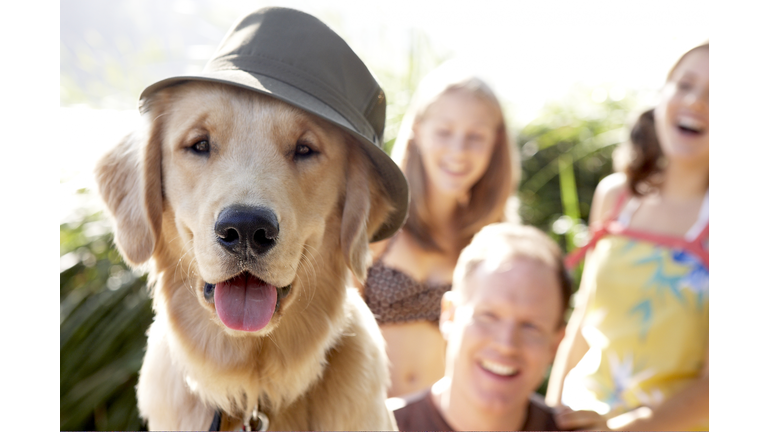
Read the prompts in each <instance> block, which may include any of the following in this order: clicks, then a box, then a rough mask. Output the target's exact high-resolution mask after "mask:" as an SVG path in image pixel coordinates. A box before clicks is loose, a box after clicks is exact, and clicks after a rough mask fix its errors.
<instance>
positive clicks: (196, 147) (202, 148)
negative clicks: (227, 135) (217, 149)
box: [190, 140, 211, 154]
mask: <svg viewBox="0 0 768 432" xmlns="http://www.w3.org/2000/svg"><path fill="white" fill-rule="evenodd" d="M190 149H192V151H193V152H195V153H200V154H204V153H210V151H211V144H210V143H209V142H208V140H200V141H198V142H196V143H194V144H193V145H192V147H190Z"/></svg>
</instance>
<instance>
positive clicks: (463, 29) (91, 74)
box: [59, 0, 711, 222]
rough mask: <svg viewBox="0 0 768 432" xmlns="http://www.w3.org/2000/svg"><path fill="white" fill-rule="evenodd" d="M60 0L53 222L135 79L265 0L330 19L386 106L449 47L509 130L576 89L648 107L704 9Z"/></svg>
mask: <svg viewBox="0 0 768 432" xmlns="http://www.w3.org/2000/svg"><path fill="white" fill-rule="evenodd" d="M60 5H61V12H60V13H61V40H60V47H61V51H60V53H61V85H60V89H61V90H60V96H61V107H62V113H61V116H62V117H63V118H64V119H65V120H64V121H63V125H64V126H65V127H67V128H71V129H70V130H69V131H68V132H70V133H65V136H77V137H78V145H77V146H73V147H72V150H73V151H70V152H67V153H66V154H64V155H63V159H62V160H61V161H60V165H59V166H60V169H61V173H60V179H61V182H62V183H61V195H62V199H63V201H64V205H62V206H61V207H60V209H59V214H60V220H61V221H62V222H64V221H67V220H68V218H69V217H70V216H71V214H72V212H73V211H75V212H77V211H78V210H77V209H80V213H82V211H84V210H83V208H84V206H85V208H88V209H90V208H91V207H92V206H95V205H98V204H96V203H94V202H93V201H92V200H89V196H88V195H81V196H76V195H75V194H74V192H75V191H77V190H79V189H82V188H88V189H92V187H93V181H92V176H91V170H92V166H93V163H94V162H95V160H96V158H97V157H98V156H99V155H100V154H101V153H102V152H103V151H104V150H105V149H106V148H108V147H109V146H110V145H112V144H114V143H116V142H117V140H118V139H119V138H120V137H122V136H123V135H125V134H126V133H127V132H128V131H130V130H131V129H132V127H133V126H134V125H135V123H134V121H135V119H134V117H136V116H137V113H136V101H137V98H138V95H139V93H140V92H141V90H142V89H143V88H144V87H146V86H148V85H149V84H151V83H153V82H154V81H157V80H159V79H162V78H166V77H168V76H173V75H179V74H187V73H195V72H199V71H201V70H202V68H203V66H204V65H205V62H206V61H207V60H208V59H209V58H210V57H211V55H212V54H213V52H214V50H215V48H216V46H217V45H218V43H219V42H220V41H221V39H222V38H223V36H224V34H225V32H226V31H227V29H228V28H229V26H231V25H232V24H233V23H234V21H235V20H236V19H237V18H238V17H240V16H242V15H243V14H246V13H248V12H251V11H253V10H255V9H258V8H261V7H264V6H285V7H292V8H296V9H300V10H303V11H305V12H308V13H310V14H313V15H315V16H317V17H318V18H320V19H321V20H322V21H324V22H325V23H326V24H328V25H329V26H330V27H331V28H333V29H334V30H335V31H336V32H337V33H339V34H340V35H341V36H342V37H343V38H344V39H345V40H346V41H347V42H348V43H349V45H350V46H351V47H352V48H353V49H354V50H355V51H356V52H357V53H358V54H359V55H360V56H361V57H362V59H363V61H364V62H365V63H366V64H367V65H368V66H369V68H370V69H371V70H372V71H373V72H374V73H375V74H376V75H377V77H378V78H379V80H380V81H381V82H382V84H383V86H384V89H385V91H386V93H387V98H388V100H389V102H390V104H394V105H395V106H394V107H393V106H390V107H389V109H390V111H393V110H394V111H397V110H398V109H400V108H403V109H404V107H405V106H406V105H407V103H408V97H409V96H410V93H409V92H408V91H407V90H408V89H409V88H412V87H413V86H414V85H415V84H416V83H417V82H418V80H419V79H420V78H421V77H423V75H424V74H425V73H427V72H428V71H429V70H430V69H431V68H432V67H434V66H436V65H437V64H439V63H440V62H442V61H444V60H446V59H449V58H459V59H461V60H463V61H465V62H468V63H471V64H473V65H474V66H475V68H476V70H477V71H478V72H479V73H480V74H481V75H483V76H484V77H485V78H486V79H487V80H488V81H489V82H490V84H491V85H492V87H493V88H494V89H495V90H496V91H497V93H498V95H499V97H500V99H501V100H502V101H503V103H504V104H505V107H506V108H507V116H508V118H509V120H510V122H511V123H512V125H513V126H514V127H516V128H521V127H523V126H524V125H526V124H527V123H528V122H530V121H531V120H533V119H534V118H535V117H536V116H537V114H538V112H539V110H540V109H541V108H542V107H543V106H544V104H545V103H547V101H552V100H558V99H562V98H565V97H566V96H567V95H569V94H572V93H573V92H574V91H575V89H578V88H581V89H582V90H585V91H587V92H588V93H586V95H587V96H591V99H592V101H594V102H598V103H599V102H602V101H604V100H606V99H608V98H611V99H613V100H621V99H622V98H624V97H625V95H626V94H627V92H629V91H633V92H637V96H638V100H637V103H636V105H637V106H638V107H643V106H650V105H651V104H652V103H653V99H654V97H655V92H656V90H657V89H658V88H659V87H660V86H661V84H662V83H663V80H664V77H665V75H666V72H667V71H668V69H669V67H670V66H671V65H672V64H673V62H674V61H675V60H676V59H677V58H678V57H679V56H680V54H681V53H683V52H685V51H686V50H688V49H689V48H691V47H693V46H695V45H697V44H699V43H701V42H703V41H705V40H707V39H708V38H709V31H710V28H711V26H710V21H709V20H710V14H709V11H708V10H707V8H703V7H701V6H699V3H698V2H694V1H686V2H661V1H658V2H656V1H621V2H615V1H591V2H571V1H535V2H534V1H532V2H500V1H489V0H476V1H472V2H466V1H454V0H449V1H440V2H438V1H413V0H388V1H384V2H369V1H356V0H325V1H311V0H293V1H290V0H289V1H244V0H236V1H226V2H222V1H213V0H196V1H193V0H110V1H108V2H105V1H102V0H62V1H61V3H60ZM404 78H405V80H404ZM407 81H411V82H407ZM584 94H585V93H584V91H582V92H581V95H582V96H583V95H584ZM585 102H589V101H588V100H587V101H585ZM390 114H392V113H390ZM395 114H396V113H395ZM390 117H391V115H390ZM388 124H389V125H390V127H388V128H387V131H386V135H387V136H386V137H385V140H388V139H390V138H391V137H394V136H395V134H396V129H395V128H396V126H397V122H393V121H389V122H388ZM89 203H92V204H89ZM89 205H90V206H91V207H88V206H89ZM80 213H78V214H80Z"/></svg>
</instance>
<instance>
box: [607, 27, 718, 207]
mask: <svg viewBox="0 0 768 432" xmlns="http://www.w3.org/2000/svg"><path fill="white" fill-rule="evenodd" d="M698 49H706V50H709V42H706V43H704V44H702V45H699V46H697V47H695V48H692V49H690V50H688V51H687V52H686V53H685V54H683V55H682V56H681V57H680V58H679V59H678V60H677V62H676V63H675V65H674V66H672V69H670V70H669V73H668V74H667V81H666V82H669V80H670V79H671V78H672V73H673V72H674V71H675V70H676V69H677V67H678V66H679V65H680V62H681V61H682V60H683V59H684V58H685V57H686V56H687V55H688V54H690V53H692V52H693V51H695V50H698ZM663 156H664V153H662V151H661V145H659V138H658V137H657V135H656V124H655V122H654V119H653V108H652V109H649V110H647V111H644V112H643V113H642V114H640V116H639V117H638V118H637V121H635V124H634V126H633V127H632V131H631V132H630V134H629V142H628V143H626V144H624V145H622V146H619V148H617V149H616V152H615V153H614V167H615V168H616V171H623V172H624V174H625V175H626V176H627V184H628V186H629V189H630V190H631V191H632V193H633V194H634V195H645V194H647V193H648V192H649V191H651V190H653V189H655V188H658V187H659V186H660V185H661V176H660V174H661V173H662V172H663V170H664V158H663Z"/></svg>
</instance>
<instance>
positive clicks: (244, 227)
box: [213, 205, 280, 255]
mask: <svg viewBox="0 0 768 432" xmlns="http://www.w3.org/2000/svg"><path fill="white" fill-rule="evenodd" d="M213 229H214V231H215V232H216V236H217V237H218V241H219V244H220V245H222V246H223V247H224V249H226V250H227V251H229V252H230V253H233V254H236V255H246V254H247V253H248V251H249V250H250V251H252V252H254V253H256V254H257V255H260V254H263V253H266V252H267V251H268V250H270V249H271V248H272V247H273V246H274V245H275V240H277V235H278V233H279V232H280V227H279V225H278V223H277V216H275V213H274V212H273V211H272V210H270V209H268V208H265V207H250V206H244V205H235V206H231V207H227V208H225V209H224V211H222V212H221V213H219V217H218V219H216V225H215V226H214V228H213Z"/></svg>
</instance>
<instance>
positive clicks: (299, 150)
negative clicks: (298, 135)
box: [293, 142, 315, 158]
mask: <svg viewBox="0 0 768 432" xmlns="http://www.w3.org/2000/svg"><path fill="white" fill-rule="evenodd" d="M293 154H294V156H295V157H297V158H306V157H309V156H312V155H313V154H315V151H314V150H312V148H310V147H309V146H308V145H306V144H302V143H300V142H298V143H296V150H294V153H293Z"/></svg>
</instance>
